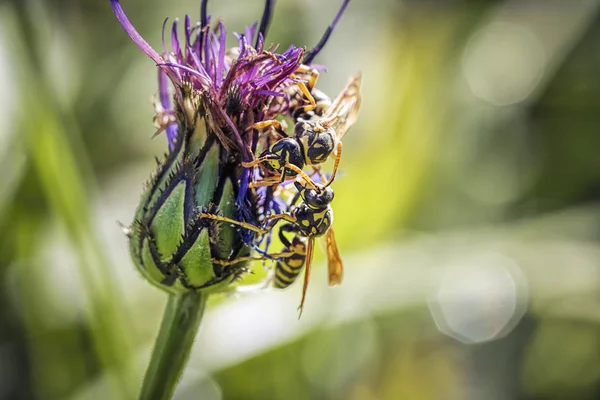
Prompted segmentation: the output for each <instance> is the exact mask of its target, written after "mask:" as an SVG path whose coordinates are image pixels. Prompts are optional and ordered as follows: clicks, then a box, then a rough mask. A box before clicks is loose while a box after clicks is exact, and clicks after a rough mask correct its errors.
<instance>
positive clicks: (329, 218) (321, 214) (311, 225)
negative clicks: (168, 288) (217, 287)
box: [200, 181, 344, 315]
mask: <svg viewBox="0 0 600 400" xmlns="http://www.w3.org/2000/svg"><path fill="white" fill-rule="evenodd" d="M294 185H295V186H296V189H297V190H298V193H297V195H296V196H294V199H293V200H292V201H291V204H292V205H291V207H290V208H291V211H290V212H289V213H282V214H275V215H271V216H269V217H267V218H265V220H264V221H263V224H262V227H257V226H254V225H252V224H249V223H246V222H240V221H236V220H232V219H229V218H226V217H222V216H220V215H215V214H207V213H203V214H201V215H200V216H201V217H203V218H210V219H213V220H218V221H222V222H228V223H232V224H236V225H239V226H241V227H243V228H245V229H249V230H251V231H254V232H256V233H258V234H260V235H264V234H267V233H269V232H270V231H271V230H272V229H273V228H274V226H275V223H276V222H277V220H281V219H283V220H286V221H287V223H285V224H284V225H282V226H280V228H279V239H280V241H281V242H282V243H283V245H284V249H283V251H282V252H280V253H274V254H270V256H269V258H273V259H275V260H276V265H275V269H274V274H273V277H272V279H273V285H274V286H275V287H277V288H286V287H288V286H289V285H291V284H292V283H293V282H294V281H295V280H296V279H297V278H298V275H299V274H300V272H301V271H302V269H303V268H305V273H304V286H303V288H302V299H301V301H300V306H299V307H298V309H299V310H300V315H302V310H303V308H304V301H305V299H306V291H307V289H308V282H309V279H310V272H311V266H312V259H313V253H314V244H315V238H317V237H322V236H324V237H325V248H326V251H327V264H328V272H329V285H330V286H333V285H337V284H339V283H341V281H342V276H343V268H344V267H343V263H342V259H341V256H340V253H339V250H338V247H337V243H336V240H335V235H334V232H333V229H332V227H331V225H332V223H333V210H332V208H331V202H332V201H333V197H334V194H333V190H332V189H331V188H330V187H328V186H312V184H310V183H309V182H307V185H302V184H301V183H300V182H298V181H296V182H294ZM298 198H301V199H302V201H301V202H300V203H299V204H298V205H294V203H295V202H296V201H297V200H298ZM290 233H292V234H294V237H293V238H292V240H289V238H288V237H287V236H286V234H290ZM263 259H265V257H240V258H236V259H233V260H230V261H222V260H213V262H214V263H217V264H220V265H224V266H227V265H233V264H237V263H239V262H242V261H249V260H263Z"/></svg>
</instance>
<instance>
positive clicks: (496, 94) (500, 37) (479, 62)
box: [462, 22, 546, 106]
mask: <svg viewBox="0 0 600 400" xmlns="http://www.w3.org/2000/svg"><path fill="white" fill-rule="evenodd" d="M545 59H546V57H545V55H544V51H543V48H542V46H541V44H540V42H539V40H538V39H537V38H536V37H535V35H534V34H533V33H532V32H531V31H530V30H528V29H526V28H524V27H522V26H520V25H517V24H510V23H505V22H502V23H500V22H496V23H492V24H490V25H487V26H485V27H484V28H482V29H481V30H480V31H479V32H477V33H475V34H474V35H473V37H472V38H471V39H470V41H469V43H468V44H467V47H466V49H465V52H464V54H463V59H462V70H463V74H464V77H465V79H466V81H467V83H468V85H469V88H470V89H471V91H472V92H473V94H474V95H475V96H477V97H479V98H480V99H482V100H484V101H486V102H488V103H491V104H494V105H499V106H502V105H509V104H514V103H519V102H521V101H523V100H525V99H526V98H527V97H528V96H529V95H530V94H531V93H532V92H533V90H534V89H535V88H536V86H537V85H538V83H539V82H540V80H541V78H542V76H543V73H544V69H545V64H546V61H545Z"/></svg>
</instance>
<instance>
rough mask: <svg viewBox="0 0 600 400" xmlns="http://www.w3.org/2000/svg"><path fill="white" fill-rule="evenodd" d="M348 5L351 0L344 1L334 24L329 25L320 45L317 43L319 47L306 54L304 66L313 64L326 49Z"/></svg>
mask: <svg viewBox="0 0 600 400" xmlns="http://www.w3.org/2000/svg"><path fill="white" fill-rule="evenodd" d="M348 3H350V0H344V2H343V3H342V6H341V7H340V9H339V10H338V13H337V15H336V16H335V18H334V19H333V22H332V23H331V25H329V26H328V27H327V29H326V30H325V33H324V34H323V37H321V40H320V41H319V43H317V45H316V46H315V47H313V48H312V49H311V50H309V51H308V52H306V55H305V56H304V60H303V61H302V63H303V64H306V65H309V64H311V63H312V61H313V60H314V58H315V57H316V56H317V54H319V52H320V51H321V50H322V49H323V47H325V44H326V43H327V40H328V39H329V36H331V32H333V29H334V28H335V26H336V25H337V23H338V22H339V20H340V18H342V14H344V11H345V10H346V7H347V6H348Z"/></svg>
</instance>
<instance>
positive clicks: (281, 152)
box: [261, 138, 304, 176]
mask: <svg viewBox="0 0 600 400" xmlns="http://www.w3.org/2000/svg"><path fill="white" fill-rule="evenodd" d="M265 156H266V157H269V156H270V157H271V158H270V159H268V161H267V163H266V165H267V168H269V169H271V170H272V171H277V172H280V173H281V172H282V171H283V169H284V167H285V165H286V164H293V165H295V166H296V167H298V168H300V169H302V168H303V167H304V157H303V156H302V149H301V148H300V144H299V143H298V142H297V141H295V140H294V139H292V138H284V139H281V140H278V141H277V142H275V143H274V144H273V145H272V146H271V147H270V148H269V150H267V151H265V152H264V153H263V154H262V155H261V157H265ZM285 174H286V176H296V172H295V171H293V170H291V169H289V168H288V169H286V170H285Z"/></svg>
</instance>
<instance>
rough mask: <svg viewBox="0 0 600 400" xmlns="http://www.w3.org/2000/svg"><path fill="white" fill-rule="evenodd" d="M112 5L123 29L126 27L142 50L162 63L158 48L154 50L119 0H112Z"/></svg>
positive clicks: (158, 62)
mask: <svg viewBox="0 0 600 400" xmlns="http://www.w3.org/2000/svg"><path fill="white" fill-rule="evenodd" d="M110 5H111V7H112V9H113V12H114V13H115V16H116V17H117V20H118V21H119V23H120V24H121V26H122V27H123V29H125V32H126V33H127V34H128V35H129V37H130V38H131V39H132V40H133V41H134V43H135V44H137V46H138V47H139V48H140V49H142V51H143V52H144V53H146V55H147V56H148V57H150V58H151V59H153V60H154V62H155V63H157V64H160V63H162V62H164V60H163V59H162V57H161V56H160V54H158V53H157V52H156V50H154V49H153V48H152V46H150V45H149V44H148V42H146V41H145V40H144V38H143V37H142V36H141V35H140V34H139V32H138V31H137V30H136V29H135V28H134V27H133V25H132V24H131V22H130V21H129V19H128V18H127V16H126V15H125V12H123V8H121V4H119V0H110Z"/></svg>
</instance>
